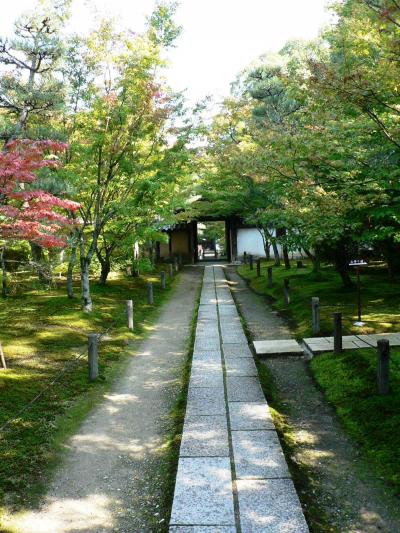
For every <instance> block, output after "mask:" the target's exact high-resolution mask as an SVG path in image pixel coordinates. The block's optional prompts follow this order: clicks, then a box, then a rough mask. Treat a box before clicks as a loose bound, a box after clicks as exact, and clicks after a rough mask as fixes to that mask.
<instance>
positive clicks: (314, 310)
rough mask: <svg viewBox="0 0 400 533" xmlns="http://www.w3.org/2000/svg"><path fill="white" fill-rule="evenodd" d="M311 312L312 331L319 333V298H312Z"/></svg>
mask: <svg viewBox="0 0 400 533" xmlns="http://www.w3.org/2000/svg"><path fill="white" fill-rule="evenodd" d="M311 314H312V332H313V333H319V332H320V330H321V327H320V313H319V298H317V297H314V298H311Z"/></svg>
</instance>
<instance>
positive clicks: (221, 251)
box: [197, 220, 228, 261]
mask: <svg viewBox="0 0 400 533" xmlns="http://www.w3.org/2000/svg"><path fill="white" fill-rule="evenodd" d="M197 257H198V261H216V260H220V261H226V260H227V259H228V250H227V239H226V223H225V221H222V220H218V221H212V222H208V221H207V222H198V223H197Z"/></svg>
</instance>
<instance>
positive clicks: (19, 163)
mask: <svg viewBox="0 0 400 533" xmlns="http://www.w3.org/2000/svg"><path fill="white" fill-rule="evenodd" d="M65 148H66V145H65V144H64V143H60V142H54V141H30V140H25V139H23V140H13V141H10V142H9V143H7V146H6V147H5V150H3V151H2V152H0V238H2V239H6V240H8V239H23V240H29V241H33V242H35V243H37V244H39V245H40V246H43V247H44V248H53V247H65V246H66V239H65V237H63V235H62V230H63V228H65V227H66V226H70V225H71V224H72V222H71V219H70V218H68V216H66V215H65V214H62V211H63V210H67V211H70V212H75V211H76V210H77V209H78V208H79V204H78V203H76V202H72V201H71V200H66V199H61V198H57V197H56V196H54V195H52V194H50V193H47V192H45V191H43V190H40V189H34V188H32V187H31V184H32V183H34V182H35V181H36V180H37V175H36V171H38V170H40V169H41V168H44V167H48V168H57V167H58V166H59V161H58V160H56V159H46V156H47V154H57V153H60V152H62V151H63V150H65ZM26 185H28V187H26Z"/></svg>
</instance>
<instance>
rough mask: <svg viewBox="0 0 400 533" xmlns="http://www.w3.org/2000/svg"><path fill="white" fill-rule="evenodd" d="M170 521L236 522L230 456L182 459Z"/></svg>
mask: <svg viewBox="0 0 400 533" xmlns="http://www.w3.org/2000/svg"><path fill="white" fill-rule="evenodd" d="M170 524H171V525H182V526H185V525H193V524H199V525H205V526H206V525H213V526H219V525H221V526H234V525H235V514H234V509H233V494H232V477H231V465H230V460H229V458H228V457H182V458H181V459H179V464H178V473H177V476H176V484H175V494H174V502H173V505H172V513H171V521H170ZM186 531H187V529H186Z"/></svg>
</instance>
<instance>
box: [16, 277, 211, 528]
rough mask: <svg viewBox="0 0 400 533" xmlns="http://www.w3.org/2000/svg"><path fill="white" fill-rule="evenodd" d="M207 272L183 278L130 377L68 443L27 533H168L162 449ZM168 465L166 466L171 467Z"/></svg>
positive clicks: (22, 523)
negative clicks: (199, 292)
mask: <svg viewBox="0 0 400 533" xmlns="http://www.w3.org/2000/svg"><path fill="white" fill-rule="evenodd" d="M202 272H203V269H202V268H191V267H189V268H187V269H184V270H183V271H182V273H181V274H180V278H179V281H178V283H177V287H176V288H175V291H174V294H173V296H172V297H171V299H170V300H169V301H168V303H166V304H165V305H164V307H163V309H162V311H161V314H160V317H159V319H158V321H157V322H156V324H155V327H154V331H152V333H151V334H150V335H149V337H148V338H147V340H145V341H144V342H143V343H142V345H141V346H140V348H139V350H138V352H137V354H136V356H135V357H133V358H132V360H131V361H130V363H129V366H128V367H127V369H126V372H125V375H124V376H123V377H122V378H121V379H120V380H119V381H118V382H117V383H116V384H115V385H114V387H113V388H112V390H111V391H110V392H109V393H108V394H107V395H106V396H105V398H104V401H103V402H102V403H101V404H100V405H99V406H98V407H96V408H95V409H94V411H93V412H92V414H91V415H90V416H89V417H88V418H87V419H86V421H85V422H84V423H83V424H82V426H81V428H80V430H79V431H78V433H77V434H76V435H75V436H74V437H73V438H72V439H71V440H70V441H69V442H67V444H66V448H67V449H68V451H67V453H66V456H65V459H64V461H63V464H62V466H61V467H60V469H59V470H58V471H57V472H56V475H55V477H54V480H53V482H52V483H51V486H50V488H49V491H48V495H47V497H46V499H45V502H44V504H43V506H42V508H41V509H40V510H39V511H37V512H30V513H29V514H27V515H25V516H24V517H23V518H22V519H21V520H19V521H18V524H17V531H20V532H21V533H67V532H68V533H100V532H101V533H111V532H119V533H141V532H143V533H150V532H153V531H154V532H159V531H163V530H165V528H166V527H167V520H168V517H167V516H163V515H162V513H163V512H165V510H161V509H160V507H161V506H160V501H162V499H163V494H164V492H165V490H166V487H165V483H166V481H165V480H164V479H163V472H164V471H165V468H166V466H168V465H165V461H166V459H165V455H163V453H162V446H163V443H164V442H165V439H166V437H167V435H168V433H169V431H170V421H169V418H168V415H169V413H170V411H171V408H172V406H173V404H174V401H175V399H176V397H177V394H178V393H179V391H180V386H179V378H180V373H181V369H182V365H183V363H184V361H185V357H186V354H187V341H188V337H189V327H190V322H191V318H192V315H193V312H194V308H195V299H196V293H197V291H198V288H199V285H200V283H201V276H202ZM163 463H164V464H163Z"/></svg>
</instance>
